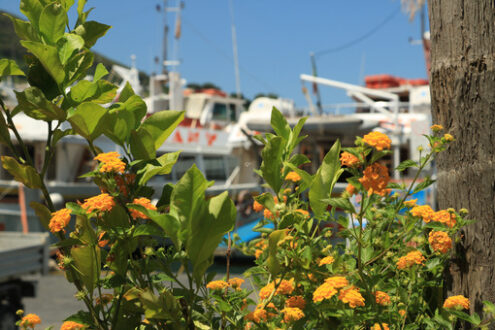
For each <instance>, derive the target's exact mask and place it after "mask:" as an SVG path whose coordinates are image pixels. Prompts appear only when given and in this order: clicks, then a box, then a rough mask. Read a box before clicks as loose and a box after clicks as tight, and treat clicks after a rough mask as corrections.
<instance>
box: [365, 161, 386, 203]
mask: <svg viewBox="0 0 495 330" xmlns="http://www.w3.org/2000/svg"><path fill="white" fill-rule="evenodd" d="M389 181H390V176H389V174H388V169H387V167H386V166H383V165H380V164H378V163H374V164H372V165H371V166H368V167H366V169H365V170H364V173H363V177H362V178H360V179H359V182H361V184H362V185H363V187H364V189H365V190H366V191H368V195H371V194H377V195H380V196H385V194H388V193H389V192H390V189H387V184H388V182H389Z"/></svg>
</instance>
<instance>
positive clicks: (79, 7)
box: [77, 0, 87, 23]
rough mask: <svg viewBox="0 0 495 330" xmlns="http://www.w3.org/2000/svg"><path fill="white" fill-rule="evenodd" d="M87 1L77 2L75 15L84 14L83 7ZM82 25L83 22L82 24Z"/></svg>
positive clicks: (80, 0)
mask: <svg viewBox="0 0 495 330" xmlns="http://www.w3.org/2000/svg"><path fill="white" fill-rule="evenodd" d="M86 1H87V0H79V1H78V2H77V15H78V16H81V15H82V14H83V12H84V6H85V5H86ZM83 23H84V22H83Z"/></svg>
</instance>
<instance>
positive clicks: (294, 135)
mask: <svg viewBox="0 0 495 330" xmlns="http://www.w3.org/2000/svg"><path fill="white" fill-rule="evenodd" d="M307 119H308V117H303V118H301V119H299V121H298V122H297V124H296V126H294V129H293V130H292V132H291V134H290V137H289V141H288V143H287V144H288V152H289V153H291V152H292V150H294V148H295V147H296V145H297V144H298V143H299V142H301V140H302V139H304V137H299V134H301V130H302V128H303V126H304V123H306V120H307Z"/></svg>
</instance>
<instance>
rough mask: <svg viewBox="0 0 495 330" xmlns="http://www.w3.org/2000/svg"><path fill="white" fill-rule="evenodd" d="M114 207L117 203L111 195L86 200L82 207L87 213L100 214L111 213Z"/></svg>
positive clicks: (101, 195)
mask: <svg viewBox="0 0 495 330" xmlns="http://www.w3.org/2000/svg"><path fill="white" fill-rule="evenodd" d="M114 206H115V201H114V200H113V197H112V196H110V195H109V194H100V195H98V196H95V197H91V198H88V199H85V200H84V203H83V204H82V205H81V207H82V208H83V209H85V210H86V213H91V212H93V211H95V210H96V211H100V212H105V211H110V210H111V209H112V208H113V207H114Z"/></svg>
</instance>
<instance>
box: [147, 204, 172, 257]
mask: <svg viewBox="0 0 495 330" xmlns="http://www.w3.org/2000/svg"><path fill="white" fill-rule="evenodd" d="M143 209H144V207H142V208H140V209H139V210H138V211H140V212H143V213H144V214H146V215H147V216H148V217H149V218H150V219H151V221H153V222H154V223H156V224H157V225H158V226H160V228H162V229H163V231H164V232H165V234H166V235H167V236H168V237H169V238H170V239H171V240H172V242H173V243H174V245H175V247H176V248H177V249H180V247H181V241H180V240H179V230H180V222H179V220H177V219H176V218H174V217H173V216H171V215H170V214H161V213H158V212H156V211H152V210H143Z"/></svg>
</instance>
